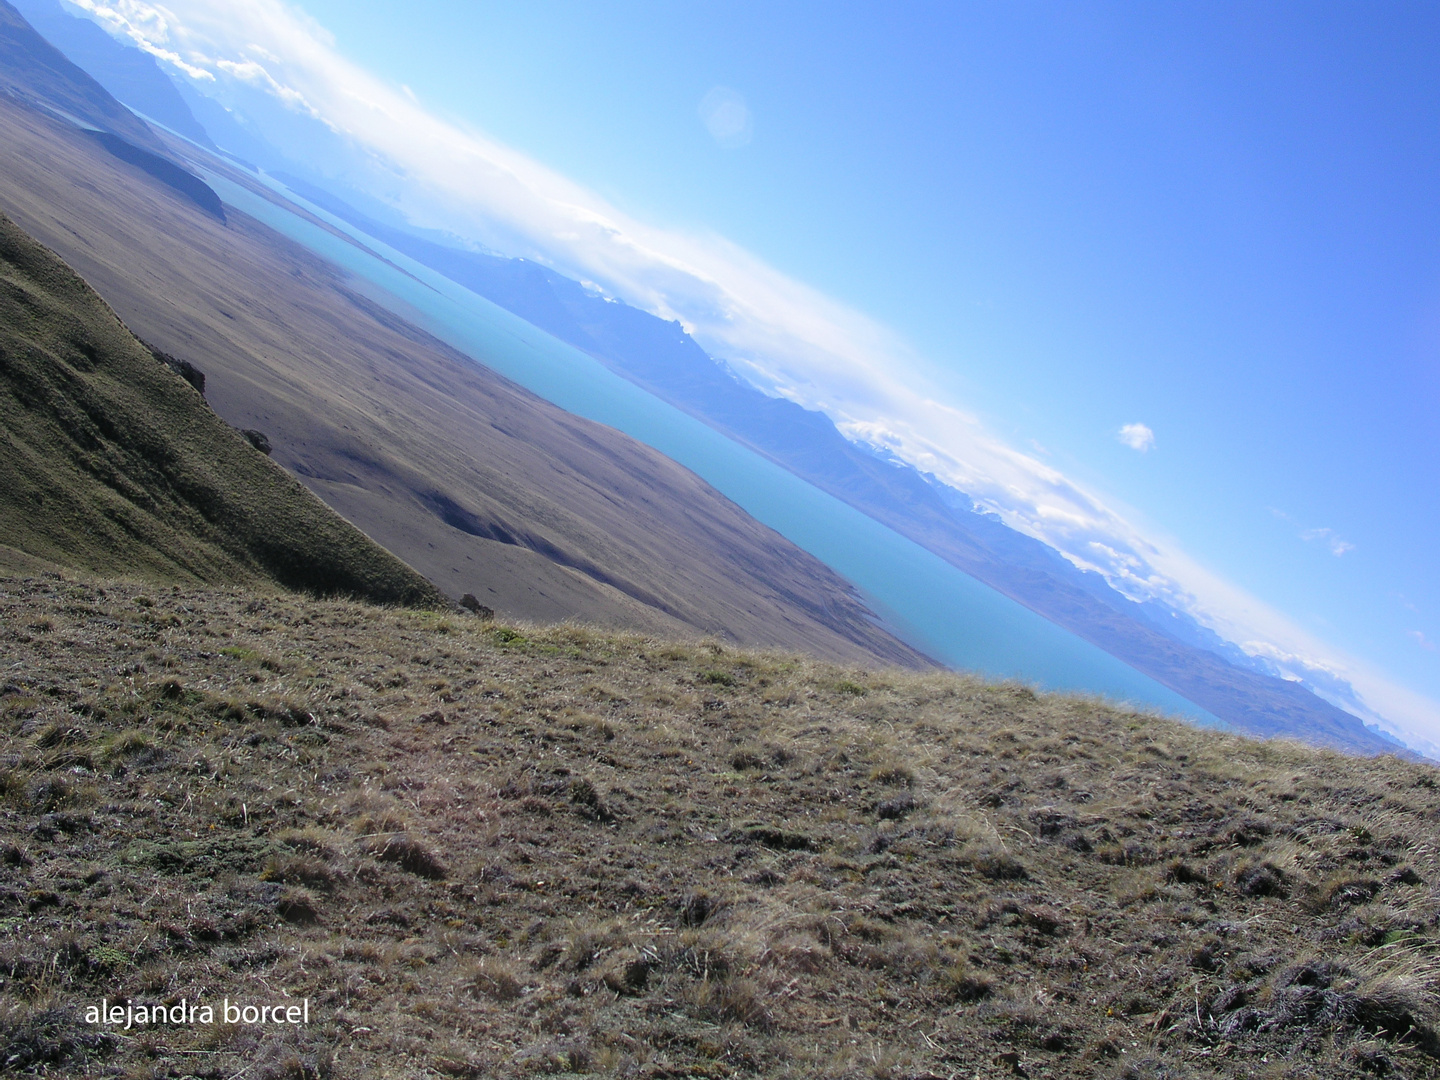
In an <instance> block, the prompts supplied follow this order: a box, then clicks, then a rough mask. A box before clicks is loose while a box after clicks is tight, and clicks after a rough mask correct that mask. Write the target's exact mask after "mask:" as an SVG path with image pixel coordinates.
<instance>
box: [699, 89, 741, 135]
mask: <svg viewBox="0 0 1440 1080" xmlns="http://www.w3.org/2000/svg"><path fill="white" fill-rule="evenodd" d="M698 111H699V113H700V119H701V120H702V121H704V123H705V129H706V130H707V131H709V132H710V137H711V138H712V139H714V140H715V141H716V142H717V143H719V144H720V145H721V146H723V147H725V149H727V150H734V149H737V148H739V147H741V146H744V145H746V144H747V143H748V142H749V141H750V139H751V136H752V135H753V134H754V123H753V121H752V119H751V116H750V109H749V107H748V106H747V105H746V104H745V99H744V98H743V97H741V96H740V95H739V94H737V93H736V92H735V91H734V90H731V89H730V88H729V87H728V86H717V87H715V88H714V89H712V90H711V91H710V92H709V93H708V94H706V95H705V96H704V97H703V98H701V99H700V108H699V110H698Z"/></svg>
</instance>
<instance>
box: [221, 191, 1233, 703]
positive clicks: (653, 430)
mask: <svg viewBox="0 0 1440 1080" xmlns="http://www.w3.org/2000/svg"><path fill="white" fill-rule="evenodd" d="M206 180H208V181H209V183H210V184H211V186H212V187H214V188H215V190H216V191H218V192H219V193H220V196H221V198H222V199H223V200H224V201H225V202H226V203H227V204H228V205H230V206H233V207H234V208H235V209H237V210H239V211H241V212H243V213H246V214H249V215H250V216H251V217H254V218H256V219H258V220H260V221H263V222H264V223H265V224H267V225H269V226H270V227H271V228H273V229H275V230H276V231H277V232H280V233H282V234H284V235H285V236H288V237H289V238H291V239H292V240H295V241H297V242H298V243H300V244H303V245H304V246H305V247H307V248H309V249H310V250H312V251H313V252H315V253H316V254H317V255H320V256H322V257H323V258H325V259H328V260H329V261H331V262H333V263H335V264H336V265H338V266H340V267H342V268H344V269H345V270H346V271H348V272H349V273H350V274H351V275H353V276H354V277H355V278H356V279H357V280H358V281H360V282H365V283H368V285H369V286H370V287H369V288H367V289H366V290H365V291H366V294H367V295H369V296H371V297H372V298H373V299H375V300H376V301H378V302H380V303H383V304H386V305H387V306H390V307H392V308H393V309H394V310H395V311H396V313H397V314H399V315H401V316H403V317H406V318H410V319H415V318H416V316H417V314H418V316H419V318H420V320H421V321H422V322H423V323H424V326H425V329H426V330H428V331H429V332H431V333H433V334H434V335H435V336H436V337H438V338H440V339H441V340H443V341H445V342H446V343H448V344H450V345H451V346H453V347H454V348H456V349H459V350H460V351H461V352H463V353H465V354H466V355H468V356H470V357H472V358H473V359H475V360H476V362H478V363H480V364H483V365H485V366H486V367H488V368H491V369H492V370H494V371H497V372H499V373H500V374H502V375H504V376H505V377H506V378H509V379H512V380H514V381H515V382H517V383H519V384H520V385H522V386H524V387H526V388H527V389H529V390H530V391H532V392H533V393H535V394H538V395H539V396H540V397H543V398H545V399H547V400H549V401H552V402H554V403H555V404H556V405H559V406H560V407H561V408H563V409H566V410H568V411H570V412H573V413H575V414H576V415H579V416H583V417H586V418H587V419H590V420H595V421H598V422H599V423H602V424H608V425H609V426H611V427H614V428H617V429H619V430H620V431H623V432H625V433H626V434H628V435H630V436H631V437H633V438H635V439H638V440H640V441H641V442H643V443H646V444H648V445H649V446H652V447H654V448H655V449H656V450H659V451H660V452H661V453H663V454H666V455H667V456H669V457H671V458H673V459H674V460H675V461H678V462H680V463H681V464H682V465H684V466H685V467H686V468H688V469H690V470H692V471H693V472H695V473H696V474H697V475H699V476H701V477H703V478H704V479H705V480H706V481H707V482H708V483H709V484H711V485H712V486H713V487H714V488H716V490H718V491H720V492H722V493H723V494H724V495H725V496H726V497H728V498H729V499H731V500H733V501H734V502H735V503H736V504H738V505H739V506H742V507H744V509H745V510H746V511H747V512H749V513H750V514H751V515H753V516H754V517H755V518H756V519H758V520H759V521H762V522H764V523H765V524H766V525H768V526H770V527H771V528H772V529H774V530H775V531H776V532H778V533H780V534H781V535H782V536H784V537H786V538H787V539H789V540H790V541H791V542H793V543H794V544H796V545H797V546H799V547H801V548H803V549H805V550H806V551H808V552H810V553H811V554H812V555H814V556H815V557H816V558H818V559H820V560H821V561H822V562H824V563H826V564H827V565H828V566H830V567H831V568H833V569H834V570H835V571H836V572H837V573H839V574H841V575H843V576H844V577H845V578H846V579H847V580H848V581H850V582H851V583H852V584H853V585H854V586H855V588H856V589H857V591H858V592H859V593H860V595H861V596H862V597H863V598H864V599H865V600H866V601H867V602H868V603H869V605H870V607H871V609H872V610H873V611H875V612H876V613H877V614H878V615H879V616H880V618H881V619H882V620H883V622H884V623H885V625H886V626H887V627H888V628H889V629H890V630H891V631H892V632H894V633H895V634H896V636H898V637H900V638H903V639H904V640H905V641H907V642H909V643H910V644H911V645H913V646H915V647H916V648H918V649H920V650H922V651H923V652H925V653H926V654H928V655H929V656H931V657H933V658H935V659H936V660H938V661H940V662H941V663H944V664H946V665H948V666H950V667H952V668H956V669H959V670H965V671H974V672H980V673H982V674H985V675H987V676H992V677H999V678H1008V679H1016V680H1019V681H1021V682H1024V683H1028V684H1031V685H1034V686H1037V687H1039V688H1042V689H1046V690H1062V691H1079V692H1084V693H1092V694H1103V695H1105V696H1106V697H1110V698H1114V699H1117V700H1120V701H1128V702H1130V703H1132V704H1134V705H1137V706H1142V707H1148V708H1153V709H1157V710H1160V711H1162V712H1166V713H1171V714H1177V715H1182V716H1184V717H1186V718H1188V719H1190V720H1192V721H1196V722H1199V723H1201V724H1206V725H1209V726H1217V727H1225V726H1227V725H1225V724H1224V723H1223V722H1222V721H1220V720H1219V719H1217V718H1216V717H1215V716H1213V715H1211V714H1210V713H1209V712H1207V711H1205V710H1204V709H1201V708H1200V707H1199V706H1197V705H1195V704H1194V703H1192V702H1190V701H1189V700H1187V699H1185V698H1183V697H1181V696H1180V695H1179V694H1177V693H1175V692H1174V691H1173V690H1170V689H1169V688H1168V687H1165V686H1162V685H1161V684H1160V683H1158V682H1156V681H1155V680H1154V679H1151V678H1150V677H1149V676H1147V675H1143V674H1141V673H1140V672H1138V671H1136V670H1135V669H1134V668H1132V667H1130V666H1129V665H1128V664H1125V663H1123V662H1121V661H1119V660H1117V659H1115V658H1114V657H1113V656H1111V655H1110V654H1109V653H1107V652H1105V651H1103V650H1101V649H1099V648H1096V647H1095V646H1094V645H1091V644H1090V643H1089V642H1087V641H1084V640H1082V639H1080V638H1078V637H1076V636H1075V635H1074V634H1071V633H1070V632H1069V631H1067V630H1064V629H1062V628H1060V627H1058V626H1056V625H1055V624H1054V623H1051V622H1049V621H1048V620H1046V619H1043V618H1041V617H1040V616H1039V615H1036V614H1035V613H1034V612H1033V611H1031V610H1030V609H1029V608H1026V607H1024V606H1022V605H1020V604H1018V603H1016V602H1015V601H1013V600H1011V599H1010V598H1009V597H1007V596H1003V595H1002V594H1000V593H998V592H996V591H995V590H994V589H991V588H990V587H989V586H988V585H984V584H982V583H981V582H979V581H977V580H976V579H975V578H972V577H971V576H970V575H968V574H966V573H964V572H962V571H960V570H957V569H956V568H955V567H953V566H951V565H950V564H949V563H947V562H945V561H944V560H942V559H940V558H939V557H938V556H935V555H932V554H931V553H930V552H928V551H926V550H925V549H924V548H922V547H920V546H919V545H918V544H915V543H914V542H912V541H910V540H907V539H906V538H905V537H903V536H901V535H899V534H898V533H896V532H894V531H893V530H891V529H889V528H887V527H885V526H884V525H881V524H880V523H879V522H876V521H874V520H872V519H871V518H869V517H866V516H865V515H864V514H862V513H860V512H859V511H858V510H855V509H853V508H852V507H850V506H847V505H846V504H845V503H842V502H840V501H839V500H838V499H836V498H834V497H833V496H830V495H828V494H826V493H825V492H823V491H820V490H819V489H818V488H815V487H812V486H811V485H810V484H808V483H806V482H805V481H803V480H801V479H799V478H798V477H796V476H794V475H793V474H791V473H789V472H787V471H785V470H784V469H782V468H780V466H778V465H776V464H774V463H773V462H771V461H769V460H768V459H766V458H763V457H761V456H760V455H758V454H756V453H754V452H753V451H751V450H748V449H746V448H745V447H743V446H741V445H739V444H738V443H735V442H733V441H731V440H730V439H728V438H726V437H725V436H723V435H721V434H720V433H719V432H717V431H715V430H713V429H712V428H710V427H707V426H706V425H705V424H703V423H701V422H700V421H698V420H696V419H695V418H694V417H691V416H689V415H688V414H686V413H683V412H681V411H680V410H678V409H675V408H673V407H672V406H670V405H668V404H666V403H665V402H663V401H660V400H659V399H658V398H656V397H654V396H652V395H651V394H649V393H647V392H645V391H644V390H641V389H640V388H639V387H637V386H635V385H633V384H632V383H629V382H627V381H625V380H624V379H622V378H620V377H619V376H618V375H615V374H614V373H613V372H611V371H610V370H609V369H607V368H605V367H604V366H602V365H601V364H600V363H599V362H598V361H596V360H593V359H591V358H590V357H589V356H586V355H585V354H584V353H582V352H580V351H578V350H577V349H574V348H572V347H571V346H569V345H566V344H564V343H563V342H561V341H558V340H557V339H555V338H553V337H551V336H550V335H549V334H547V333H545V332H544V331H542V330H539V329H537V328H536V327H534V326H531V325H530V324H529V323H527V322H525V321H523V320H522V319H519V318H517V317H516V316H514V315H511V314H510V313H509V312H508V311H505V310H504V309H503V308H500V307H497V306H496V305H494V304H492V303H491V302H490V301H488V300H486V299H484V298H483V297H481V296H478V295H476V294H475V293H472V292H470V291H469V290H468V289H465V288H463V287H462V286H460V285H457V284H455V283H454V282H452V281H450V280H449V279H448V278H446V277H443V276H442V275H440V274H438V273H436V272H435V271H433V270H430V269H429V268H428V267H425V266H422V265H421V264H419V263H417V262H415V261H414V260H412V259H410V258H408V257H406V256H404V255H402V254H400V253H399V252H396V251H393V250H392V249H390V248H388V247H387V246H386V245H384V244H382V243H380V242H379V241H377V240H374V239H373V238H371V237H369V236H367V235H365V234H364V233H361V232H360V231H358V230H356V229H354V228H352V227H351V226H349V225H348V224H346V223H345V222H343V221H340V220H339V219H337V218H334V217H332V216H331V215H329V214H328V213H326V212H325V211H323V210H320V209H319V208H318V207H314V206H312V205H310V204H308V203H306V202H305V200H303V199H302V198H300V197H298V196H296V195H295V194H294V193H293V192H290V191H289V190H288V189H284V188H282V187H281V186H280V185H278V184H277V185H276V188H277V190H278V191H280V192H281V193H282V194H284V195H285V196H286V198H289V199H291V200H293V201H294V202H295V203H296V204H297V205H300V206H303V207H305V208H306V209H307V210H308V211H310V212H311V213H313V214H314V215H315V216H316V217H317V218H319V219H321V220H324V221H327V222H329V223H330V224H332V225H333V226H334V227H335V228H336V229H337V230H339V231H342V232H344V233H345V234H346V235H349V236H352V237H354V238H355V240H356V241H357V242H358V243H360V244H362V245H364V247H365V248H366V249H368V250H361V249H359V248H357V247H355V246H354V245H352V244H349V243H346V242H345V241H344V240H342V239H340V238H338V237H336V236H334V235H332V234H330V233H328V232H326V231H325V230H324V229H321V228H318V227H317V226H315V225H314V224H313V223H311V222H309V221H306V220H305V219H304V218H302V217H300V216H299V215H296V214H293V213H291V212H289V211H288V210H285V209H283V208H282V207H279V206H276V205H275V204H273V203H271V202H269V201H267V200H265V199H263V198H261V197H259V196H258V195H255V194H253V193H252V192H249V191H247V190H245V189H244V188H242V187H240V186H238V185H236V184H233V183H231V182H229V181H227V180H225V179H224V178H222V177H219V176H215V175H213V174H208V175H206Z"/></svg>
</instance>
